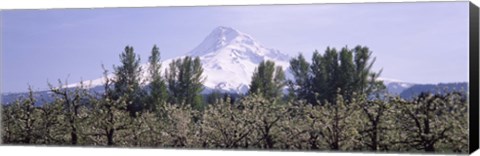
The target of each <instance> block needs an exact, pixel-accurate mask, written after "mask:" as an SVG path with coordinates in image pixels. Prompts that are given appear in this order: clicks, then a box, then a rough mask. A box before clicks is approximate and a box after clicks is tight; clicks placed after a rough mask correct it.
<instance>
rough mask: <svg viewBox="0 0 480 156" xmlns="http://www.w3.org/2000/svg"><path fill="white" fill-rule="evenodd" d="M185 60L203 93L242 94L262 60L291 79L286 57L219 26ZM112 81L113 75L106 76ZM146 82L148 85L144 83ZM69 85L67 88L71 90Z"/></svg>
mask: <svg viewBox="0 0 480 156" xmlns="http://www.w3.org/2000/svg"><path fill="white" fill-rule="evenodd" d="M187 56H198V57H200V60H201V61H202V66H203V68H204V74H203V75H204V76H205V77H206V80H205V83H204V85H205V87H206V89H205V91H204V93H208V92H209V91H211V90H213V89H217V90H221V91H226V92H231V93H245V92H247V91H248V88H249V84H250V80H251V77H252V75H253V72H254V70H255V68H256V67H257V65H258V64H259V63H260V62H261V61H263V60H271V61H274V62H275V64H276V65H280V66H282V68H283V69H284V70H285V71H286V72H285V73H286V77H287V78H288V79H290V78H292V76H291V74H290V72H289V71H288V70H289V60H290V57H289V56H288V55H286V54H284V53H281V52H280V51H278V50H275V49H270V48H266V47H264V46H263V45H261V44H260V43H259V42H258V41H256V40H255V39H254V38H252V37H251V36H250V35H248V34H245V33H243V32H240V31H238V30H236V29H234V28H230V27H224V26H220V27H217V28H215V29H214V30H213V31H212V32H211V33H210V34H209V35H208V36H207V37H206V38H205V39H204V40H203V41H202V42H201V43H200V44H199V45H198V46H197V47H195V48H194V49H193V50H191V51H190V52H188V53H187ZM183 57H184V56H179V57H176V58H173V59H168V60H164V61H162V69H161V71H162V72H163V71H165V69H166V68H167V67H168V64H170V62H172V61H173V60H174V59H179V58H183ZM142 69H148V64H143V65H142ZM144 71H145V72H144V73H143V75H142V77H143V78H147V77H148V72H146V70H144ZM109 77H113V75H109ZM379 80H382V81H383V82H384V84H385V86H386V87H387V90H388V92H389V93H390V94H394V95H399V94H400V93H401V92H402V91H404V90H405V89H407V88H409V87H411V86H413V85H415V84H414V83H408V82H402V81H400V80H395V79H390V78H379ZM147 82H148V81H147ZM103 83H104V79H103V78H98V79H95V80H91V81H86V83H85V84H86V85H89V86H91V87H92V88H93V87H96V86H98V85H101V84H103ZM75 86H78V84H71V85H68V86H67V87H75Z"/></svg>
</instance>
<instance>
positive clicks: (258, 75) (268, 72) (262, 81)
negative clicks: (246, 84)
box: [248, 60, 286, 99]
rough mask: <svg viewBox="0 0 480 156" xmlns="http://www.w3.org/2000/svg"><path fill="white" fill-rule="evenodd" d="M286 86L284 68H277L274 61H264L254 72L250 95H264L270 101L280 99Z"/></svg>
mask: <svg viewBox="0 0 480 156" xmlns="http://www.w3.org/2000/svg"><path fill="white" fill-rule="evenodd" d="M285 85H286V81H285V73H284V72H283V69H282V67H280V66H277V67H275V62H273V61H269V60H268V61H262V62H261V63H260V65H258V67H257V68H256V69H255V71H254V72H253V76H252V80H251V82H250V89H249V91H248V93H249V94H258V95H262V96H265V97H267V98H269V99H275V98H280V97H281V96H282V95H283V92H282V91H283V87H285Z"/></svg>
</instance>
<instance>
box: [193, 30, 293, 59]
mask: <svg viewBox="0 0 480 156" xmlns="http://www.w3.org/2000/svg"><path fill="white" fill-rule="evenodd" d="M219 52H223V53H233V54H232V55H238V56H239V57H240V56H244V57H249V56H252V55H256V56H262V57H263V56H264V57H268V58H275V59H282V60H288V59H289V57H288V56H287V55H285V54H282V53H280V52H279V51H278V50H275V49H268V48H265V47H263V46H262V45H261V44H260V43H258V42H257V41H256V40H255V39H253V38H252V37H251V36H250V35H248V34H245V33H242V32H240V31H238V30H236V29H234V28H231V27H225V26H219V27H217V28H215V29H214V30H213V31H212V32H211V33H210V34H209V35H208V36H207V37H206V38H205V39H204V40H203V41H202V43H200V44H199V45H198V46H197V47H196V48H194V49H193V50H192V51H190V52H189V53H188V55H190V56H206V55H209V56H212V55H218V53H219ZM240 52H242V53H240Z"/></svg>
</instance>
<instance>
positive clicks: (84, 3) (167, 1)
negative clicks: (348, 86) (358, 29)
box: [0, 0, 480, 156]
mask: <svg viewBox="0 0 480 156" xmlns="http://www.w3.org/2000/svg"><path fill="white" fill-rule="evenodd" d="M412 1H416V2H419V1H426V0H388V1H387V0H386V1H379V0H236V1H233V0H231V1H225V0H223V1H222V0H201V1H200V0H163V1H161V0H139V1H131V0H114V1H107V0H0V9H50V8H92V7H95V8H99V7H149V6H204V5H247V4H251V5H254V4H309V3H352V2H353V3H363V2H412ZM435 1H446V0H435ZM472 2H473V3H475V4H476V5H477V6H480V0H472ZM0 20H1V19H0ZM0 22H1V21H0ZM0 30H1V28H0ZM0 56H1V55H0ZM0 155H49V156H53V155H82V156H89V155H104V156H107V155H116V156H117V155H118V156H123V155H137V156H144V155H177V156H180V155H195V156H199V155H209V156H224V155H228V156H244V155H248V156H267V155H272V156H273V155H275V156H286V155H301V156H310V155H312V156H313V155H322V156H323V155H326V156H346V155H362V156H363V155H373V154H372V153H329V152H279V151H235V150H179V149H138V148H137V149H132V148H129V149H125V148H83V147H48V148H47V147H44V146H0ZM375 155H377V154H375ZM378 155H407V154H378ZM408 155H412V154H408ZM417 155H419V154H417ZM474 155H480V152H478V151H477V152H475V153H474Z"/></svg>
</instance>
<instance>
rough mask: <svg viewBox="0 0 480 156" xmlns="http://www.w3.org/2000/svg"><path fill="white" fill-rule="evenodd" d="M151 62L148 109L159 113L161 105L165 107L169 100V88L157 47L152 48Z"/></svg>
mask: <svg viewBox="0 0 480 156" xmlns="http://www.w3.org/2000/svg"><path fill="white" fill-rule="evenodd" d="M148 60H149V65H150V66H149V69H148V70H149V73H150V85H149V88H150V90H149V91H150V92H149V93H150V94H149V95H150V96H149V100H148V101H147V103H146V104H147V106H146V107H147V109H148V110H150V111H157V110H158V107H159V105H163V104H164V103H165V102H166V101H167V100H166V99H167V96H168V93H167V86H166V84H165V80H164V79H163V77H162V75H161V71H160V69H161V66H162V65H161V63H160V51H159V50H158V47H157V46H156V45H155V46H153V48H152V53H151V56H150V57H149V58H148Z"/></svg>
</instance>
